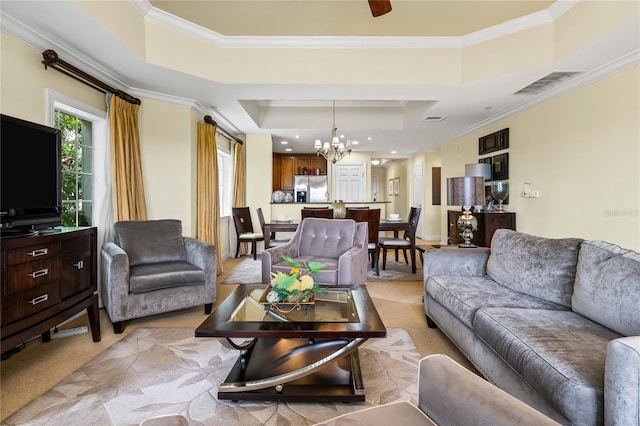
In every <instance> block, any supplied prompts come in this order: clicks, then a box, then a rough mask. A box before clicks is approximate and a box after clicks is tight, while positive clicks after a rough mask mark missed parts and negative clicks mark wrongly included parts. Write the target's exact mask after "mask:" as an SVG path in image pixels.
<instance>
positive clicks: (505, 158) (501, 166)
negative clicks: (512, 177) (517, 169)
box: [491, 152, 509, 180]
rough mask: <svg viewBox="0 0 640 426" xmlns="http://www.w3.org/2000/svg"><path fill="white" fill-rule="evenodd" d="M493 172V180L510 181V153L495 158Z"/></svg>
mask: <svg viewBox="0 0 640 426" xmlns="http://www.w3.org/2000/svg"><path fill="white" fill-rule="evenodd" d="M492 162H493V169H492V170H493V172H492V173H491V177H492V178H493V180H506V179H509V153H508V152H507V153H505V154H500V155H494V156H493V160H492Z"/></svg>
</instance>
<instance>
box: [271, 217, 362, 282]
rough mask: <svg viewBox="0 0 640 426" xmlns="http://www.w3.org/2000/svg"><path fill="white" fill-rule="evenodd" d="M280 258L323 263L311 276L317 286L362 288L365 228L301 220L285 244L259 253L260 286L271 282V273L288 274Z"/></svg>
mask: <svg viewBox="0 0 640 426" xmlns="http://www.w3.org/2000/svg"><path fill="white" fill-rule="evenodd" d="M282 255H287V256H289V257H291V258H293V259H294V260H297V261H304V262H310V261H317V262H322V263H324V264H325V265H326V268H324V269H322V270H320V272H319V273H318V274H316V275H315V276H314V278H315V280H316V282H318V283H319V284H334V285H362V284H366V281H367V264H368V262H367V257H368V249H367V224H366V223H356V222H355V221H354V220H352V219H324V218H316V217H308V218H306V219H304V220H303V221H302V222H301V223H300V225H298V229H297V230H296V233H295V234H294V235H293V237H291V240H290V241H289V242H288V243H287V244H285V245H282V246H279V247H272V248H268V249H265V250H264V251H263V252H262V282H263V283H269V282H270V281H271V272H276V271H281V272H286V273H288V272H290V270H291V267H290V266H289V264H288V263H287V262H285V261H284V260H283V259H282Z"/></svg>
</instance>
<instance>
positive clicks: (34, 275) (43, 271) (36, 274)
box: [29, 268, 49, 278]
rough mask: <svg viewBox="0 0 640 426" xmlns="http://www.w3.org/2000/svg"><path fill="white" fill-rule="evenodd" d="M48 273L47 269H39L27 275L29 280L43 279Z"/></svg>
mask: <svg viewBox="0 0 640 426" xmlns="http://www.w3.org/2000/svg"><path fill="white" fill-rule="evenodd" d="M48 273H49V269H47V268H44V269H40V270H38V271H33V272H32V273H30V274H29V276H30V277H31V278H38V277H43V276H45V275H47V274H48Z"/></svg>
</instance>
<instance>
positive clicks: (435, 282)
mask: <svg viewBox="0 0 640 426" xmlns="http://www.w3.org/2000/svg"><path fill="white" fill-rule="evenodd" d="M427 293H428V294H429V296H431V297H432V298H433V299H434V300H435V301H436V302H438V303H440V304H441V305H442V306H444V307H445V308H447V310H449V312H451V313H452V314H454V315H455V316H456V317H457V318H458V319H459V320H460V321H462V322H463V323H465V324H466V325H467V326H469V327H471V322H472V320H473V316H474V314H475V313H476V310H478V309H479V308H482V307H490V306H497V307H519V308H530V309H558V310H567V308H566V307H565V306H563V305H558V304H556V303H551V302H547V301H546V300H542V299H538V298H536V297H533V296H529V295H527V294H524V293H519V292H517V291H515V290H512V289H510V288H507V287H504V286H502V285H500V284H497V283H496V282H494V281H492V280H491V279H489V278H485V277H449V276H442V277H431V278H429V279H428V280H427Z"/></svg>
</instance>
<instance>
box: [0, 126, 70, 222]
mask: <svg viewBox="0 0 640 426" xmlns="http://www.w3.org/2000/svg"><path fill="white" fill-rule="evenodd" d="M0 146H1V150H0V167H1V170H0V174H1V176H0V178H1V179H2V180H1V181H0V185H1V187H0V189H1V191H2V192H0V198H1V204H2V205H1V206H0V214H1V216H2V228H3V229H7V228H13V229H43V228H49V227H54V226H57V225H60V223H61V222H60V213H61V207H62V201H61V200H62V191H61V180H60V173H61V163H60V160H61V158H62V154H61V138H60V131H59V130H58V129H54V128H52V127H47V126H43V125H41V124H37V123H32V122H29V121H25V120H21V119H19V118H15V117H10V116H8V115H4V114H1V115H0Z"/></svg>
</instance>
